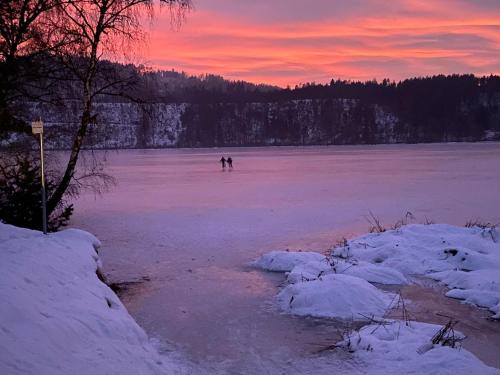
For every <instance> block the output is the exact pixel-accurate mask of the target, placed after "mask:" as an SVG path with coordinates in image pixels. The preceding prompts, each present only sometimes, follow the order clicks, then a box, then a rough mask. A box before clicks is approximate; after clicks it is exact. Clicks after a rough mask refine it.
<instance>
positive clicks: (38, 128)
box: [31, 120, 43, 134]
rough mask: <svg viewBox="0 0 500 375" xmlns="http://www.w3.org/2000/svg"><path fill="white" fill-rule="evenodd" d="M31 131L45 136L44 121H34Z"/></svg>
mask: <svg viewBox="0 0 500 375" xmlns="http://www.w3.org/2000/svg"><path fill="white" fill-rule="evenodd" d="M31 131H32V132H33V134H43V122H42V120H39V121H33V122H32V123H31Z"/></svg>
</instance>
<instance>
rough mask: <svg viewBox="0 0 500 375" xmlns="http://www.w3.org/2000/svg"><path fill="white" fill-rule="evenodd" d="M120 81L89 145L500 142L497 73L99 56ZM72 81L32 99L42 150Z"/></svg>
mask: <svg viewBox="0 0 500 375" xmlns="http://www.w3.org/2000/svg"><path fill="white" fill-rule="evenodd" d="M101 64H102V65H104V68H103V70H104V71H108V72H113V74H111V75H110V74H108V75H107V77H108V78H109V77H110V76H112V77H113V79H115V80H116V81H122V82H126V84H123V85H121V86H120V85H119V86H118V89H117V88H115V89H114V90H115V91H113V92H103V93H100V94H99V95H98V96H96V103H95V105H94V110H95V113H96V115H95V119H94V121H93V123H92V126H91V127H90V135H91V136H90V137H89V138H88V139H87V140H86V145H87V146H88V147H97V148H142V147H212V146H219V147H220V146H259V145H313V144H374V143H418V142H446V141H481V140H496V139H500V138H499V135H500V77H499V76H495V75H491V76H485V77H476V76H474V75H471V74H469V75H446V76H445V75H437V76H432V77H418V78H411V79H406V80H403V81H400V82H395V81H391V80H389V79H384V80H382V81H381V82H377V81H376V80H372V81H366V82H359V81H346V80H334V79H332V80H331V82H330V83H327V84H318V83H305V84H303V85H300V86H296V87H294V88H290V87H287V88H280V87H276V86H270V85H264V84H260V85H257V84H252V83H248V82H244V81H230V80H226V79H224V78H223V77H221V76H217V75H210V74H209V75H202V76H189V75H187V74H185V73H180V72H176V71H173V70H172V71H152V70H148V69H145V68H144V67H137V66H134V65H131V64H129V65H120V64H116V63H110V62H106V61H104V62H101ZM74 91H77V90H74V85H72V84H71V82H69V83H68V82H65V81H61V82H59V83H58V84H57V88H56V89H55V90H54V92H55V93H56V94H55V96H57V100H53V101H51V102H47V101H44V102H41V101H30V102H29V103H27V104H26V106H27V108H29V110H28V111H27V112H26V113H27V116H26V120H28V117H34V116H35V117H38V116H41V117H43V118H44V120H45V121H46V123H47V124H48V125H49V128H50V130H49V131H48V135H49V140H48V142H49V143H48V144H49V147H52V148H67V147H69V145H70V144H71V138H70V135H71V134H72V133H73V132H74V128H75V127H76V126H77V125H78V122H79V119H78V118H76V117H75V116H74V114H75V113H79V110H78V109H79V101H78V98H77V96H75V95H73V92H74Z"/></svg>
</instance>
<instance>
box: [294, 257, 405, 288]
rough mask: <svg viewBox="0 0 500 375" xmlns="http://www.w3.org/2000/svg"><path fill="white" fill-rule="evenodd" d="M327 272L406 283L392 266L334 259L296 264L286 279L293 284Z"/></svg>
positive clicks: (376, 281) (368, 279)
mask: <svg viewBox="0 0 500 375" xmlns="http://www.w3.org/2000/svg"><path fill="white" fill-rule="evenodd" d="M328 274H343V275H350V276H356V277H359V278H360V279H363V280H366V281H368V282H370V283H378V284H388V285H395V284H399V285H406V284H408V280H407V279H406V277H404V276H403V274H402V273H401V272H399V271H397V270H395V269H393V268H388V267H384V266H379V265H376V264H371V263H368V262H345V261H336V262H335V263H334V264H330V263H327V262H325V261H322V262H308V263H305V264H298V265H296V266H295V267H294V268H293V269H292V270H291V271H290V272H289V273H288V274H287V281H288V282H289V283H291V284H295V283H298V282H301V281H312V280H315V279H317V278H318V277H321V276H323V275H328Z"/></svg>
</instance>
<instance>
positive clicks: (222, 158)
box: [220, 156, 226, 169]
mask: <svg viewBox="0 0 500 375" xmlns="http://www.w3.org/2000/svg"><path fill="white" fill-rule="evenodd" d="M220 163H221V164H222V169H224V168H226V159H224V156H223V157H221V158H220Z"/></svg>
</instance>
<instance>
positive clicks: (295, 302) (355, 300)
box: [278, 274, 394, 320]
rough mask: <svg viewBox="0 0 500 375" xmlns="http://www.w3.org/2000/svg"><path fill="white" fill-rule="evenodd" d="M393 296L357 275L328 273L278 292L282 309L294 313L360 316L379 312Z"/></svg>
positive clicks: (384, 308) (338, 316)
mask: <svg viewBox="0 0 500 375" xmlns="http://www.w3.org/2000/svg"><path fill="white" fill-rule="evenodd" d="M393 298H394V296H393V295H391V294H389V293H385V292H383V291H381V290H379V289H377V288H376V287H374V286H373V285H371V284H370V283H368V282H367V281H365V280H363V279H360V278H358V277H353V276H348V275H342V274H329V275H326V276H322V277H320V278H318V279H317V280H314V281H308V282H299V283H296V284H291V285H288V286H287V287H285V288H284V289H283V290H282V291H281V292H280V293H279V294H278V301H279V304H280V306H281V308H282V309H283V310H284V311H287V312H290V313H293V314H296V315H308V316H314V317H330V318H340V319H351V318H353V319H355V320H364V319H366V317H368V316H371V315H375V316H382V315H384V313H385V311H386V310H387V308H388V307H389V305H390V304H391V301H392V300H393Z"/></svg>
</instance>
